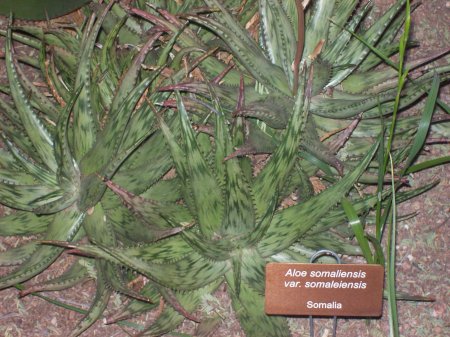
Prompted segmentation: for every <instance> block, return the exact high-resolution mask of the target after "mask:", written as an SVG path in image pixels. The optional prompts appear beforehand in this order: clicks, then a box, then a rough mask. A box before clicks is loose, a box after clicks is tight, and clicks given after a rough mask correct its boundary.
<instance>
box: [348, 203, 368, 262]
mask: <svg viewBox="0 0 450 337" xmlns="http://www.w3.org/2000/svg"><path fill="white" fill-rule="evenodd" d="M341 205H342V207H343V208H344V211H345V214H347V217H348V221H349V224H350V226H351V227H352V230H353V233H354V234H355V237H356V240H358V243H359V246H360V247H361V250H362V252H363V255H364V258H365V259H366V261H367V263H369V264H373V263H374V262H375V260H374V257H373V255H372V250H371V249H370V245H369V240H368V239H367V237H366V235H365V232H364V227H363V225H362V223H361V220H360V219H359V217H358V214H357V213H356V211H355V208H354V207H353V205H352V204H351V202H350V201H349V200H348V199H347V198H343V199H342V201H341Z"/></svg>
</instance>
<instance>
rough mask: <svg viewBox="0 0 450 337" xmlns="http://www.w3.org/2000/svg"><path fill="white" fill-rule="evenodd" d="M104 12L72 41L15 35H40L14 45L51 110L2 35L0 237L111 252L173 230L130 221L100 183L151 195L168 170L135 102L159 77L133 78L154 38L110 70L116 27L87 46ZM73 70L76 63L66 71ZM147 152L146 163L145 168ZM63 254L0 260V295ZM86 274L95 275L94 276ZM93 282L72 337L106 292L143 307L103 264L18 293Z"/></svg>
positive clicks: (63, 35)
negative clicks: (32, 56) (4, 210)
mask: <svg viewBox="0 0 450 337" xmlns="http://www.w3.org/2000/svg"><path fill="white" fill-rule="evenodd" d="M112 5H113V3H112V2H111V4H110V5H109V6H108V7H106V8H105V10H104V11H103V12H102V13H101V14H99V15H98V17H97V16H96V15H95V14H92V15H91V17H90V18H89V19H88V21H87V23H86V26H85V27H84V31H83V35H81V34H78V35H76V36H73V35H71V34H70V33H68V32H66V31H64V30H57V29H54V30H50V31H46V32H43V31H42V32H41V31H39V29H37V28H34V27H29V28H22V29H21V30H22V31H25V32H26V31H28V33H30V34H34V35H35V36H38V35H41V36H40V40H36V39H34V40H33V38H31V37H30V36H29V35H28V36H23V39H25V41H24V42H25V43H28V44H31V42H35V43H36V44H35V47H38V48H40V50H41V60H40V66H41V70H42V72H43V74H44V78H46V79H47V80H48V83H49V89H50V90H52V91H53V94H54V98H55V99H56V101H54V100H50V99H48V98H47V97H46V96H45V95H43V94H42V93H41V92H40V91H39V90H38V89H37V88H35V87H34V86H33V84H32V83H31V81H30V80H29V79H28V78H27V77H26V76H25V75H24V72H23V70H22V69H21V68H22V67H21V65H20V64H19V62H18V59H17V58H15V57H14V55H15V53H14V49H13V38H15V39H21V37H22V35H20V33H19V35H16V36H14V35H13V32H12V29H11V27H9V28H8V30H7V32H6V35H7V36H6V46H5V63H6V70H7V76H8V80H9V85H10V87H9V89H8V88H7V87H4V88H3V91H4V92H5V93H7V94H9V95H10V97H11V99H12V102H9V101H7V100H1V106H2V109H4V112H5V114H4V115H2V125H1V136H2V140H3V143H4V148H3V149H2V150H1V155H0V158H1V183H0V184H1V186H0V199H1V202H2V203H3V204H4V205H6V206H9V207H11V208H13V209H15V210H16V211H15V212H13V213H12V214H11V215H8V216H6V217H4V218H2V219H1V226H0V227H1V229H0V232H1V234H2V235H24V234H26V235H30V234H40V237H39V239H40V240H63V241H73V240H79V239H81V238H82V237H88V238H89V240H90V241H91V242H98V243H103V244H107V245H109V246H115V245H117V244H118V243H119V242H129V241H133V240H136V238H139V240H140V241H153V240H158V239H161V238H162V237H165V236H168V235H169V236H170V235H173V234H174V233H175V232H177V231H178V230H179V229H173V228H171V227H169V226H168V225H165V224H166V223H165V222H161V221H159V222H157V220H158V219H157V217H158V215H155V216H154V217H153V218H152V219H151V220H152V221H151V222H150V221H149V220H146V219H143V220H142V219H139V217H137V216H135V215H134V214H133V212H131V211H130V210H129V209H127V208H126V207H125V206H123V205H122V203H121V202H120V200H119V199H118V198H115V197H114V195H113V194H112V193H111V192H110V193H108V190H107V186H106V184H105V183H104V180H105V179H106V180H109V179H111V178H112V177H113V176H114V177H115V180H116V181H117V182H119V183H121V184H123V185H125V186H126V187H127V189H129V190H130V191H134V192H135V193H140V192H142V191H145V190H147V189H148V188H150V187H151V186H154V185H155V186H156V185H157V183H158V181H159V180H160V178H161V177H162V176H163V175H164V174H165V173H166V172H167V171H168V170H169V169H170V166H171V162H172V160H171V158H170V156H169V155H168V152H167V150H166V147H165V145H164V143H163V142H162V139H163V138H162V135H161V134H160V133H158V132H157V125H156V124H155V122H154V118H155V116H154V114H153V113H152V112H151V110H150V109H149V107H148V106H147V105H145V104H142V103H140V100H141V99H142V97H143V96H145V95H144V93H145V92H146V91H147V90H150V87H151V85H152V84H153V82H154V81H155V80H156V79H157V78H158V75H159V74H160V69H157V68H155V70H153V71H146V72H145V73H141V72H140V71H141V64H142V63H143V60H144V59H145V57H146V55H147V54H148V53H149V52H150V51H151V50H152V49H154V48H155V43H156V42H157V41H158V38H159V37H160V36H161V35H162V33H161V32H156V33H155V34H153V35H149V37H148V38H147V40H146V41H145V42H144V44H143V46H142V48H140V50H139V52H130V55H128V56H127V57H128V59H129V60H128V61H127V60H126V59H125V60H124V59H123V58H115V59H114V61H115V63H114V64H113V63H112V62H111V61H110V57H111V55H109V54H108V53H109V52H111V53H112V55H115V52H116V50H113V49H115V48H116V45H115V43H114V40H115V38H116V35H117V34H118V32H119V29H120V28H121V26H122V25H123V22H119V23H118V24H117V25H116V27H115V28H114V29H112V30H111V31H110V32H109V34H108V35H106V34H105V31H104V30H103V31H102V34H105V36H103V37H102V38H101V40H102V42H101V43H104V49H103V50H101V51H100V50H99V49H98V48H96V47H95V46H96V43H100V38H99V34H100V32H101V30H102V24H103V23H104V19H105V17H106V16H107V15H108V13H109V10H110V7H111V6H112ZM47 43H50V44H51V45H52V48H55V51H54V54H50V55H49V54H46V52H45V47H46V44H47ZM62 48H64V49H62ZM46 56H48V58H46ZM52 56H55V57H52ZM66 56H68V57H67V58H66ZM163 56H164V55H163ZM57 57H58V58H59V60H57ZM72 57H73V58H72ZM78 59H79V60H78ZM73 61H74V62H76V63H75V64H71V63H70V62H73ZM119 61H122V63H121V64H120V63H118V62H119ZM124 61H125V62H124ZM99 64H101V65H100V67H98V65H99ZM34 65H35V66H36V64H34ZM72 66H73V67H72ZM113 70H114V71H113ZM66 79H68V81H66ZM58 103H59V104H58ZM138 148H139V150H137V149H138ZM152 153H153V159H154V161H149V160H148V156H151V155H152ZM137 172H138V173H139V177H138V178H139V179H137V177H136V174H137ZM161 213H162V214H164V210H161ZM158 214H159V213H158ZM143 228H146V230H145V231H144V233H142V229H143ZM62 251H63V250H62V249H61V248H58V247H54V246H50V245H42V244H39V243H38V241H37V240H34V241H32V242H30V243H28V244H25V245H23V246H20V247H18V248H17V249H12V250H10V251H7V252H5V253H3V254H2V255H1V264H2V265H15V264H19V266H18V268H17V269H15V270H14V271H12V272H11V273H9V274H8V275H6V276H3V277H2V278H0V288H5V287H10V286H13V285H16V284H19V283H21V282H23V281H26V280H28V279H29V278H31V277H33V276H35V275H37V274H39V273H40V272H42V271H43V270H45V269H46V268H47V267H48V266H49V265H50V264H51V263H52V262H53V261H54V260H55V259H56V258H57V257H58V256H59V255H60V254H61V253H62ZM92 264H93V265H92ZM90 269H93V270H95V275H92V273H91V272H89V270H90ZM92 277H95V278H96V279H97V294H96V297H95V299H94V301H93V303H92V306H91V309H90V311H89V312H88V314H87V315H86V317H85V318H84V319H83V320H82V321H81V322H80V324H79V325H78V327H77V329H76V330H75V331H74V332H73V334H74V335H78V334H79V333H81V332H82V331H83V330H85V329H86V328H88V327H89V326H90V325H91V324H92V323H93V322H95V320H96V319H97V318H98V317H99V316H100V315H101V313H102V312H103V310H104V308H105V306H106V304H107V302H108V299H109V296H110V295H111V293H112V292H113V291H118V292H121V293H126V294H128V295H129V296H131V297H136V298H139V299H141V300H143V301H149V299H148V297H146V296H144V295H141V294H139V293H137V292H135V291H134V290H132V289H131V288H129V287H128V286H127V283H128V282H129V281H130V277H133V276H132V275H128V274H126V273H123V272H121V271H120V268H118V267H117V266H115V265H112V264H111V263H108V262H104V261H97V262H94V263H93V262H90V261H84V262H81V261H80V263H76V264H75V265H74V266H73V267H72V268H71V269H70V270H69V271H68V272H67V273H66V274H64V275H63V276H61V277H60V278H58V279H56V280H52V281H51V282H48V283H47V284H44V285H42V286H36V287H33V288H32V289H28V290H24V291H23V292H22V293H23V294H26V293H29V292H31V291H35V290H37V289H49V290H52V289H62V288H64V287H68V286H72V285H74V284H76V283H77V282H80V281H82V280H84V279H86V278H92Z"/></svg>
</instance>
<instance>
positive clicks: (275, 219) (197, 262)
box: [0, 0, 450, 336]
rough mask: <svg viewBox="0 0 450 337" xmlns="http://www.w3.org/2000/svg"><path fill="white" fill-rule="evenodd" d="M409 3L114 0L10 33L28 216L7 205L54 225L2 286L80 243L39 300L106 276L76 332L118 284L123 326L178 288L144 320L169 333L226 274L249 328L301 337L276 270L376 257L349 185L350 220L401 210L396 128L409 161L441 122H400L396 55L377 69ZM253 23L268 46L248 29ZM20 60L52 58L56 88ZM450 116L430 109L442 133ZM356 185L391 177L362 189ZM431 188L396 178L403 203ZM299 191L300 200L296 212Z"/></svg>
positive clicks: (16, 134) (11, 135) (10, 176)
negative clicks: (276, 283)
mask: <svg viewBox="0 0 450 337" xmlns="http://www.w3.org/2000/svg"><path fill="white" fill-rule="evenodd" d="M405 3H406V1H396V2H395V3H394V4H393V5H392V7H391V8H390V9H389V10H388V11H386V13H385V14H384V15H383V16H382V17H381V18H380V19H379V20H378V21H376V22H375V23H374V24H373V25H372V26H371V27H369V28H367V29H363V28H362V27H363V25H362V21H363V19H364V17H365V16H366V15H367V14H368V13H369V10H370V4H368V5H367V6H363V7H357V6H358V1H354V0H348V1H329V0H326V1H325V0H323V1H321V0H318V1H312V2H308V1H304V2H303V4H302V3H300V2H299V1H294V0H292V1H283V2H280V1H276V0H260V1H246V2H243V3H242V4H241V3H240V2H239V1H229V2H226V5H225V4H224V2H220V1H216V0H205V1H204V2H203V1H185V2H183V4H182V5H181V6H175V4H174V2H166V1H156V0H155V1H152V2H151V4H150V6H148V4H145V3H144V1H136V2H135V3H134V6H135V7H131V8H130V7H126V8H122V7H120V6H118V5H115V4H113V2H109V5H108V6H103V5H100V4H99V5H98V6H94V14H92V16H91V17H90V18H89V19H88V20H87V21H86V23H85V24H84V26H83V27H82V28H80V29H78V28H77V29H74V32H75V33H76V34H75V35H74V34H72V33H68V32H67V31H64V30H58V29H48V30H46V29H38V28H36V27H22V28H18V29H16V30H15V31H14V32H13V31H12V29H11V28H9V29H8V30H7V31H5V32H4V33H5V34H6V35H7V39H6V50H5V58H6V64H7V71H8V79H9V83H10V89H9V88H8V87H6V86H4V87H0V89H1V90H2V91H3V92H4V93H6V94H7V95H10V96H11V97H12V100H13V102H8V101H3V100H0V107H1V109H2V110H3V111H4V112H5V116H6V117H2V118H4V120H5V123H2V124H1V125H2V126H1V130H2V137H3V141H4V143H5V145H6V148H5V149H3V150H2V151H1V152H0V160H1V161H0V168H1V169H2V170H1V172H0V174H1V177H2V180H3V182H2V185H1V190H0V202H2V203H3V204H4V205H7V206H9V207H12V208H15V209H17V211H16V212H15V213H13V214H12V215H10V216H7V217H5V218H2V219H0V225H1V226H0V234H1V235H23V234H41V236H40V237H39V240H37V241H32V242H31V243H30V244H28V245H25V246H23V247H19V248H18V249H16V250H12V251H8V252H6V253H3V255H0V261H2V264H11V262H12V261H14V262H15V263H17V262H19V263H21V265H20V266H19V268H18V269H17V270H15V271H13V272H12V273H11V274H9V275H7V276H5V277H3V278H1V279H0V287H1V288H5V287H9V286H12V285H15V284H17V283H20V282H23V281H25V280H27V279H29V278H31V277H33V276H34V275H36V274H38V273H40V272H41V271H42V270H44V269H45V268H46V267H47V266H48V265H49V264H50V263H52V261H54V260H55V259H56V258H57V257H58V256H59V255H60V254H61V252H62V251H63V247H65V248H69V249H70V250H69V252H71V253H73V254H76V255H81V256H80V257H79V260H78V261H77V262H76V263H75V264H74V266H73V267H72V268H71V269H70V270H69V271H67V272H66V274H64V275H63V276H61V277H60V278H57V279H55V280H51V281H49V282H48V283H46V284H43V285H37V286H35V287H31V288H29V289H27V290H25V291H24V292H23V294H27V293H30V292H32V291H40V290H59V289H63V288H65V287H69V286H72V285H74V284H76V283H78V282H80V281H81V280H83V279H85V278H89V277H90V278H92V277H95V278H96V283H97V293H96V297H95V299H94V302H93V304H92V306H91V309H90V311H89V313H88V314H87V315H86V317H85V318H84V319H83V320H82V321H81V322H80V324H79V326H78V327H77V328H76V330H75V331H74V332H73V335H74V336H75V335H78V334H80V333H81V332H82V331H84V330H85V329H87V328H88V327H89V325H90V324H92V323H93V322H94V321H95V320H96V319H97V318H99V317H100V315H101V314H102V312H103V310H104V308H105V307H106V304H107V301H108V299H109V296H110V295H111V293H112V291H118V292H119V293H122V294H124V295H126V296H128V297H131V298H133V300H132V301H130V303H129V305H128V306H127V307H125V308H124V309H123V312H122V313H118V314H116V315H114V316H113V317H111V318H110V319H109V322H115V321H120V320H123V319H125V318H128V317H131V316H133V315H135V314H138V313H141V312H144V311H148V310H153V309H155V308H156V306H157V305H158V304H157V299H158V298H159V297H160V296H161V297H162V298H164V300H165V303H167V304H168V305H166V306H165V307H164V310H163V311H162V312H160V315H159V317H158V318H157V319H156V321H155V322H153V324H150V325H149V326H148V327H147V328H146V329H145V330H144V331H143V332H141V333H140V335H142V336H155V335H161V334H164V333H167V332H169V331H171V330H173V329H175V328H176V327H177V326H178V325H179V324H180V323H181V322H182V321H183V320H184V319H185V318H188V319H191V320H194V321H199V320H200V319H201V317H197V316H195V315H194V314H193V312H194V311H195V310H196V308H197V307H198V305H199V303H200V302H201V301H202V298H204V296H206V295H207V294H209V293H211V292H213V291H214V290H215V289H217V287H218V286H219V285H220V284H221V283H223V282H226V283H227V284H228V289H229V292H230V296H231V298H232V302H233V308H234V310H235V311H236V314H237V316H238V318H239V320H240V322H241V324H242V327H243V329H244V331H245V332H246V334H247V335H248V336H260V335H261V331H265V334H266V335H267V336H289V335H290V332H289V328H288V325H287V321H286V320H285V319H284V318H281V317H271V316H267V315H265V313H264V312H263V307H264V305H263V301H264V266H265V264H266V263H267V262H273V261H296V262H298V261H307V259H308V257H309V256H311V255H312V254H313V253H314V252H315V250H318V249H322V248H328V249H331V250H334V251H336V252H338V253H341V254H348V255H355V254H361V253H364V256H366V257H367V259H368V260H369V261H370V262H373V261H374V260H375V259H373V258H372V260H370V259H371V252H368V249H367V245H362V249H363V251H361V249H360V248H359V247H357V246H356V245H354V244H351V242H350V240H349V239H350V238H351V237H352V236H353V231H352V230H351V229H350V228H348V226H347V225H346V221H347V214H349V213H348V204H349V201H347V199H343V198H344V197H346V198H348V200H350V203H351V204H353V213H352V216H353V217H358V216H364V217H366V216H367V218H368V219H370V218H371V216H372V215H371V213H370V211H371V210H374V209H375V208H376V207H378V208H379V209H380V210H383V209H386V212H387V210H388V209H389V205H390V199H389V198H390V196H391V190H389V189H386V190H383V188H382V186H383V182H384V181H386V182H389V181H390V178H392V179H394V180H397V184H398V185H400V184H402V183H404V182H405V180H404V178H403V177H402V174H403V173H404V172H407V171H406V168H404V169H403V170H399V171H398V172H392V171H391V172H390V175H391V177H389V176H388V175H387V176H386V177H384V176H383V175H384V174H381V176H380V177H378V176H377V173H378V172H381V171H380V165H382V164H380V160H377V159H376V154H377V153H378V157H380V153H383V152H384V140H385V130H384V129H385V127H386V126H389V125H393V123H396V129H395V136H393V135H392V136H391V137H393V138H392V139H394V143H393V146H392V149H393V151H392V153H393V162H394V164H395V165H396V166H398V165H401V164H402V163H404V162H405V161H406V162H407V163H408V164H411V163H412V161H411V160H412V159H411V157H408V154H411V153H412V152H415V151H417V149H418V145H417V146H416V145H415V143H416V142H413V145H411V138H412V137H413V136H414V135H415V134H416V133H418V134H420V133H422V134H423V132H424V131H423V126H422V127H420V125H421V124H423V121H424V119H423V118H422V117H420V116H412V117H404V118H402V119H400V120H398V121H393V119H392V118H391V117H390V114H391V113H392V111H393V109H394V102H395V99H396V96H397V83H396V81H395V78H396V76H397V70H398V69H397V68H398V66H397V65H396V64H393V63H392V62H390V61H389V60H388V59H386V57H385V60H384V61H386V62H387V63H388V66H387V67H386V68H384V69H381V70H379V68H376V67H377V66H380V64H381V63H382V62H383V56H386V55H388V56H389V55H391V54H394V53H396V52H397V50H398V47H397V46H398V44H397V43H396V42H395V36H396V34H397V32H398V30H399V29H400V28H401V26H402V24H403V21H404V17H403V16H402V15H401V10H402V8H403V6H404V5H405ZM355 8H358V9H357V10H356V12H355V13H354V11H355ZM257 18H259V21H258V20H255V19H257ZM328 18H331V19H330V20H328ZM255 22H257V23H258V29H259V41H258V40H257V39H256V38H255V37H254V35H252V34H254V33H255V31H254V29H253V31H248V30H246V29H245V28H244V27H245V26H251V25H252V24H254V23H255ZM0 33H1V32H0ZM13 40H16V41H19V42H22V43H25V44H27V45H29V46H31V47H32V48H37V49H39V50H40V54H41V59H40V62H36V61H35V60H32V59H28V58H24V57H22V58H19V57H16V58H15V57H14V53H13V48H12V41H13ZM46 46H50V48H47V51H46V49H45V47H46ZM130 46H131V48H130ZM133 46H136V48H134V47H133ZM100 48H101V49H100ZM380 56H381V57H380ZM433 57H434V56H433ZM433 57H430V58H427V59H425V60H421V61H417V62H411V65H410V66H411V67H419V66H420V65H422V64H425V63H427V62H428V61H429V60H431V59H432V58H433ZM19 62H21V63H28V64H30V65H32V66H34V67H36V68H38V69H40V70H41V72H42V73H43V76H44V77H45V79H46V80H47V82H48V85H49V89H50V90H51V91H52V93H53V98H54V101H53V100H49V99H47V98H46V97H45V96H43V95H42V94H41V93H40V92H39V91H38V90H37V89H36V88H34V87H33V85H32V83H30V81H29V80H28V79H27V78H26V77H25V76H24V75H23V72H22V71H21V66H20V64H19ZM142 65H143V66H142ZM389 67H393V68H389ZM449 70H450V69H449V66H448V65H447V66H441V67H438V68H435V69H433V70H429V71H425V72H420V73H419V76H417V77H416V78H414V80H412V79H410V80H409V81H408V83H407V84H406V85H405V87H404V90H403V91H402V96H401V100H400V101H399V103H400V104H399V105H398V106H399V107H400V108H402V107H405V106H407V105H409V104H412V103H414V102H415V101H417V100H418V99H419V98H420V97H421V96H422V95H424V94H425V93H427V92H428V91H429V90H430V88H432V92H435V91H436V88H437V87H438V86H439V82H440V81H444V80H446V79H447V78H448V76H449ZM438 76H440V77H438ZM192 78H195V79H196V80H195V81H193V80H192ZM187 79H189V81H187ZM433 95H434V94H433ZM58 104H59V105H58ZM430 104H431V103H430ZM441 104H442V105H444V104H445V103H441ZM428 111H429V109H428ZM427 114H429V115H430V116H431V114H432V111H431V113H430V112H428V113H427ZM427 118H428V117H427ZM442 120H445V118H442V117H439V118H438V117H436V118H434V119H433V118H432V117H430V118H429V119H428V122H426V123H425V125H426V128H427V129H428V128H429V125H430V123H431V122H433V121H442ZM418 129H419V130H420V131H417V130H418ZM412 149H414V150H412ZM256 153H267V154H268V157H267V158H268V159H267V163H266V164H265V165H264V166H263V167H262V168H261V170H260V171H259V172H258V173H256V169H258V170H259V169H260V167H259V165H257V166H255V165H254V164H252V162H251V161H250V160H249V158H248V157H247V156H251V155H253V154H256ZM414 156H415V155H414ZM170 169H174V170H173V172H175V176H174V177H173V174H172V175H170V174H169V175H168V174H167V173H168V172H169V170H170ZM319 169H320V171H319ZM171 172H172V171H171ZM383 173H384V172H383ZM318 175H319V176H321V177H322V178H323V179H324V180H323V183H322V184H321V185H323V186H322V187H323V188H325V190H324V191H322V192H321V193H319V194H315V193H314V188H313V184H312V183H311V180H310V179H311V178H312V177H315V176H318ZM357 183H358V184H378V185H379V186H381V187H380V188H379V193H378V194H376V195H371V194H367V195H363V196H361V195H360V194H359V193H358V190H357V189H356V188H354V186H355V184H357ZM432 185H433V184H430V185H428V186H424V187H423V188H419V189H417V190H413V191H408V192H397V193H396V198H397V202H401V201H404V200H407V199H409V198H411V197H412V196H414V195H417V194H418V193H421V192H423V191H424V190H426V189H428V188H430V187H431V186H432ZM294 191H297V193H298V195H299V198H300V202H298V203H297V204H295V205H291V206H289V207H287V206H285V205H284V203H283V201H284V199H285V197H286V196H287V195H289V194H290V193H292V192H294ZM380 197H381V198H380ZM342 200H344V201H343V202H342V206H341V201H342ZM343 207H344V208H345V210H344V208H343ZM330 229H333V231H330ZM358 229H360V228H358ZM358 233H359V234H357V235H358V240H360V241H361V240H364V239H362V238H363V237H364V235H363V234H362V233H361V231H360V232H358ZM83 237H87V239H88V241H87V243H86V241H83V240H81V239H82V238H83ZM376 239H378V238H376ZM376 239H375V242H376ZM377 247H378V246H377ZM377 253H378V254H379V253H380V252H379V251H378V252H377ZM18 257H19V258H18ZM121 267H126V270H133V271H134V272H137V273H138V274H141V275H143V276H145V277H146V278H147V279H148V283H147V284H146V285H145V287H144V288H143V289H141V290H140V291H135V290H132V289H130V288H129V287H128V286H127V283H128V282H130V281H131V280H132V279H133V278H135V277H136V274H135V273H133V272H128V271H123V269H122V268H121Z"/></svg>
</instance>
